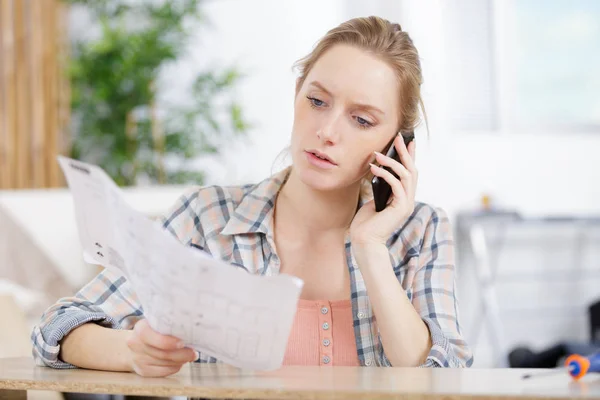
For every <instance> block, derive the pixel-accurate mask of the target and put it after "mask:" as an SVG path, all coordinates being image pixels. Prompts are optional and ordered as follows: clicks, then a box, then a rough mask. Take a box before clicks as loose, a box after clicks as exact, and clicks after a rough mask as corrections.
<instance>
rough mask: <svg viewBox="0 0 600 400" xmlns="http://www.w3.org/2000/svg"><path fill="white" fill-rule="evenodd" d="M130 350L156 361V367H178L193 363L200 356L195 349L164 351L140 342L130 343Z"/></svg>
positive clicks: (133, 341) (132, 341)
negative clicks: (177, 365) (178, 365)
mask: <svg viewBox="0 0 600 400" xmlns="http://www.w3.org/2000/svg"><path fill="white" fill-rule="evenodd" d="M128 346H129V348H130V349H131V350H132V351H133V352H135V353H137V354H144V355H146V356H149V357H151V358H152V359H154V360H155V362H152V364H154V365H176V364H185V363H188V362H193V361H195V360H196V359H197V358H198V355H197V354H196V352H195V351H194V350H193V349H190V348H184V349H179V350H163V349H158V348H156V347H153V346H150V345H147V344H145V343H144V342H142V341H140V340H131V342H129V343H128Z"/></svg>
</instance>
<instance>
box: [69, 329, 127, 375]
mask: <svg viewBox="0 0 600 400" xmlns="http://www.w3.org/2000/svg"><path fill="white" fill-rule="evenodd" d="M131 334H132V331H130V330H118V329H111V328H105V327H102V326H100V325H97V324H94V323H87V324H84V325H81V326H80V327H78V328H76V329H74V330H73V331H71V332H70V333H69V334H68V335H67V336H65V337H64V338H63V340H62V341H61V343H60V344H61V348H60V355H59V358H60V359H62V361H64V362H67V363H69V364H73V365H75V366H77V367H80V368H86V369H96V370H104V371H121V372H122V371H126V372H130V371H131V352H130V350H129V348H128V347H127V339H128V338H129V337H130V336H131Z"/></svg>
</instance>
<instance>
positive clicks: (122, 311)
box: [31, 188, 198, 368]
mask: <svg viewBox="0 0 600 400" xmlns="http://www.w3.org/2000/svg"><path fill="white" fill-rule="evenodd" d="M197 193H198V190H197V188H190V189H189V190H188V191H186V192H185V193H183V194H182V195H181V196H180V197H179V199H178V200H177V201H176V202H175V204H173V205H172V206H171V207H170V208H169V209H168V210H167V212H166V213H165V214H164V215H163V216H162V217H160V218H159V223H161V224H162V226H163V228H164V229H166V230H167V231H168V232H170V233H171V234H173V235H174V236H175V237H176V238H177V239H178V240H179V241H180V242H182V243H184V244H189V243H190V241H191V240H192V236H193V233H194V226H195V225H196V223H197V218H196V217H195V216H194V207H195V206H196V199H197ZM141 318H143V310H142V306H141V304H140V303H139V301H138V299H137V297H136V295H135V293H134V291H133V290H132V287H131V285H130V284H129V282H128V281H127V279H126V278H125V277H124V276H123V275H122V274H120V273H118V272H115V271H112V270H108V269H105V270H103V271H102V272H101V273H100V274H98V275H97V276H96V277H95V278H94V279H93V280H92V281H91V282H89V283H88V284H87V285H86V286H85V287H83V288H82V289H81V290H80V291H79V292H78V293H77V294H75V296H72V297H64V298H61V299H59V300H58V301H57V302H56V303H55V304H54V305H52V306H51V307H50V308H48V309H47V310H46V311H45V312H44V314H43V315H42V317H41V320H40V321H39V323H38V324H37V325H35V326H34V328H33V331H32V333H31V340H32V342H33V349H32V353H33V357H34V359H35V361H36V363H37V364H38V365H40V366H49V367H53V368H75V366H73V365H71V364H68V363H65V362H63V361H62V360H61V359H60V358H59V354H60V342H61V340H62V339H63V338H64V337H65V336H66V335H67V334H68V333H69V332H71V331H72V330H74V329H75V328H77V327H79V326H81V325H83V324H86V323H90V322H91V323H96V324H99V325H101V326H105V327H108V328H113V329H132V328H133V326H134V325H135V323H136V322H137V321H138V320H139V319H141Z"/></svg>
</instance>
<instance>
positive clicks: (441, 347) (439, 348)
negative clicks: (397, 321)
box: [380, 318, 461, 368]
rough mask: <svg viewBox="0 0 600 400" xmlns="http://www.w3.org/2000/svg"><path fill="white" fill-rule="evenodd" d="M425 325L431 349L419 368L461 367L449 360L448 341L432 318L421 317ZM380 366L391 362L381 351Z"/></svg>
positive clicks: (390, 364)
mask: <svg viewBox="0 0 600 400" xmlns="http://www.w3.org/2000/svg"><path fill="white" fill-rule="evenodd" d="M422 319H423V322H425V325H427V328H428V329H429V335H430V337H431V349H430V350H429V354H428V355H427V359H426V360H425V362H424V363H423V364H421V365H419V366H418V367H419V368H442V367H461V365H460V363H459V362H458V361H455V362H451V361H452V360H451V359H452V357H450V356H449V354H451V352H450V341H449V340H448V339H447V338H446V336H444V333H443V332H442V329H441V328H440V327H439V325H438V324H437V323H435V322H434V321H433V320H432V319H429V318H422ZM380 365H381V366H382V367H391V366H392V363H391V362H390V360H389V359H388V358H387V356H386V355H385V352H382V357H381V360H380Z"/></svg>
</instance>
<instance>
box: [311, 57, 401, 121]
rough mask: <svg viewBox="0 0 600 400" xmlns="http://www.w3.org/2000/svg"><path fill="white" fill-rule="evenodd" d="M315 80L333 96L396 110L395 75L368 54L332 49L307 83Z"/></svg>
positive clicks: (390, 69)
mask: <svg viewBox="0 0 600 400" xmlns="http://www.w3.org/2000/svg"><path fill="white" fill-rule="evenodd" d="M315 80H316V81H319V82H320V83H321V84H322V85H323V86H324V87H325V88H326V89H327V90H329V91H330V92H332V93H333V94H334V96H341V97H347V98H348V100H351V101H357V102H364V103H368V104H371V105H374V106H377V107H380V108H386V109H387V110H389V109H396V108H395V107H396V106H397V102H398V82H397V80H396V76H395V74H394V71H393V70H392V68H391V67H390V66H389V65H388V64H386V63H385V62H384V61H382V60H381V59H379V58H377V57H376V56H374V55H372V54H370V53H369V52H367V51H365V50H362V49H358V48H356V47H352V46H347V45H337V46H334V47H332V48H331V49H329V50H327V51H326V52H325V53H324V54H323V55H321V57H320V58H319V59H318V60H317V62H316V63H315V65H314V66H313V68H312V69H311V71H310V72H309V74H308V76H307V77H306V80H305V83H306V84H308V83H310V82H312V81H315ZM386 114H387V112H386Z"/></svg>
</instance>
